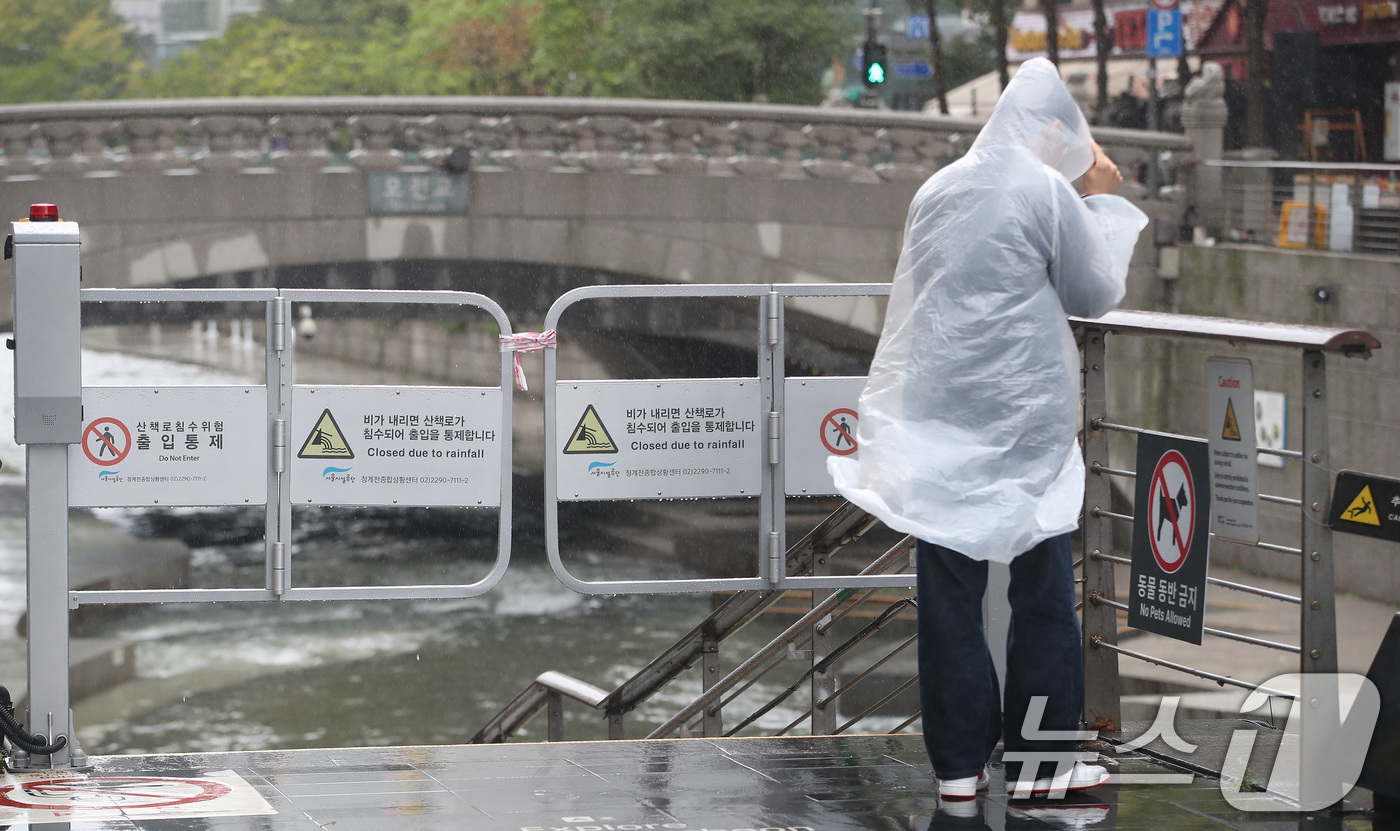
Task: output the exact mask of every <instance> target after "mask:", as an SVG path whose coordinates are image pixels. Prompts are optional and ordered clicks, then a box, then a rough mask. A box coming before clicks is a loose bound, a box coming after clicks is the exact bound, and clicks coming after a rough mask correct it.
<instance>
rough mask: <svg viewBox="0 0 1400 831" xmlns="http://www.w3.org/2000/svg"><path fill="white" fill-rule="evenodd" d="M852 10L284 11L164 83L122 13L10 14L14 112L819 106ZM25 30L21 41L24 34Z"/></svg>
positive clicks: (174, 65)
mask: <svg viewBox="0 0 1400 831" xmlns="http://www.w3.org/2000/svg"><path fill="white" fill-rule="evenodd" d="M848 5H849V4H848V3H846V2H845V0H763V2H754V0H268V2H267V3H266V5H265V7H264V9H263V11H262V12H261V13H259V14H257V15H253V16H246V17H240V18H235V19H234V20H233V21H232V22H231V23H230V25H229V27H228V29H227V31H226V32H225V33H224V35H223V37H220V38H217V39H213V40H208V41H204V42H203V43H201V44H199V45H197V46H195V47H193V48H191V49H189V50H187V51H185V52H183V53H181V54H180V55H179V56H177V57H175V58H172V59H169V60H167V61H166V62H165V63H164V64H162V65H161V66H160V67H159V69H158V70H155V71H151V70H149V69H147V68H146V67H145V66H144V65H143V64H141V63H140V62H139V61H137V60H136V57H137V51H136V49H135V41H134V40H133V39H132V37H131V36H130V35H127V34H125V33H123V31H122V28H121V25H120V22H119V21H117V20H116V19H115V18H114V17H113V16H112V15H111V12H110V10H109V8H108V0H53V2H49V3H46V4H39V5H37V6H35V7H34V8H33V9H27V8H26V9H24V10H23V11H22V12H21V9H20V8H19V3H18V0H0V19H4V20H6V21H7V25H6V26H5V27H4V28H3V29H0V71H3V72H4V74H3V76H0V95H3V96H4V100H12V101H14V100H62V99H70V98H99V97H121V96H126V97H170V96H180V97H202V96H293V95H585V96H599V95H609V96H623V97H638V98H682V99H707V100H729V101H749V100H756V99H757V100H763V99H766V100H771V101H774V102H780V103H807V104H815V103H817V102H818V101H819V100H820V99H821V88H820V77H821V72H822V70H823V69H824V68H826V67H827V66H830V65H831V63H832V62H833V60H834V59H836V58H837V57H838V56H839V55H840V53H841V52H842V51H844V49H845V48H847V45H848V38H849V36H850V35H851V34H852V27H851V22H850V20H849V15H847V14H846V11H847V9H846V6H848ZM11 23H15V24H18V25H11Z"/></svg>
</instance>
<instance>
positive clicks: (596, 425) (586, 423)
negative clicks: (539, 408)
mask: <svg viewBox="0 0 1400 831" xmlns="http://www.w3.org/2000/svg"><path fill="white" fill-rule="evenodd" d="M564 452H565V453H616V452H617V445H616V444H615V443H613V440H612V436H610V435H608V428H606V427H604V426H603V420H602V419H601V418H599V417H598V411H597V410H595V409H593V405H592V404H589V405H588V408H587V409H585V410H584V411H583V416H582V417H581V418H579V420H578V424H577V425H576V426H575V427H574V432H572V433H570V434H569V441H568V443H567V444H565V445H564Z"/></svg>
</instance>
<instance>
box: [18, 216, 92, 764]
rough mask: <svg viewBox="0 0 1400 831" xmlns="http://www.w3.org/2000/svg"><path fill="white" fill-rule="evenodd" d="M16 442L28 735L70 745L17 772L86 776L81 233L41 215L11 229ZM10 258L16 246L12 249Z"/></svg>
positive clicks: (21, 757) (25, 757)
mask: <svg viewBox="0 0 1400 831" xmlns="http://www.w3.org/2000/svg"><path fill="white" fill-rule="evenodd" d="M11 228H12V241H13V242H12V244H13V249H12V251H11V250H7V251H6V252H5V253H6V254H7V255H10V254H13V261H12V266H11V274H12V275H13V277H14V281H15V282H14V302H15V307H14V321H15V337H14V340H13V341H12V342H11V343H10V344H8V345H9V346H10V348H12V349H13V350H14V353H15V376H14V377H15V442H16V443H17V444H23V445H27V446H26V448H25V459H26V462H25V464H26V474H25V495H26V497H27V502H28V514H27V525H26V529H27V530H26V533H27V552H28V576H29V585H28V590H29V708H28V712H27V715H26V716H25V718H24V724H25V728H26V729H27V730H28V731H29V732H30V733H34V734H42V735H43V736H45V737H46V738H47V739H48V741H49V742H56V741H57V737H59V736H64V737H66V739H67V744H66V745H65V746H64V747H63V748H61V749H59V750H57V751H55V752H54V753H53V754H52V755H49V756H41V755H38V754H34V755H32V756H31V754H29V753H26V752H25V751H23V750H20V749H18V748H16V750H15V752H14V754H13V755H12V756H11V757H10V760H9V766H10V768H11V769H14V770H38V769H44V770H49V769H64V768H74V767H83V766H86V764H87V755H86V754H85V753H83V751H82V749H81V748H80V747H79V746H78V742H77V739H76V738H75V737H74V735H73V713H72V711H71V710H70V709H69V708H68V446H69V445H70V444H77V443H79V442H81V441H82V440H83V408H82V386H83V379H82V352H81V348H82V347H81V338H80V336H81V327H82V324H81V317H80V305H81V304H80V300H79V281H80V280H81V266H80V264H79V257H78V224H77V223H76V222H63V221H61V220H59V218H58V210H57V209H56V208H55V207H54V206H52V205H35V206H34V207H33V208H31V210H30V218H29V220H28V221H20V222H15V223H12V224H11ZM6 248H7V249H10V246H9V245H7V246H6Z"/></svg>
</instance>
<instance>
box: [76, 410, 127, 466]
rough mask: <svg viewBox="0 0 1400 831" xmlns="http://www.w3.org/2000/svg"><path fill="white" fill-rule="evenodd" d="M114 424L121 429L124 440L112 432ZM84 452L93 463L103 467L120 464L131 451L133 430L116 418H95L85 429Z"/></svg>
mask: <svg viewBox="0 0 1400 831" xmlns="http://www.w3.org/2000/svg"><path fill="white" fill-rule="evenodd" d="M113 425H114V426H116V428H117V429H118V430H120V431H121V433H122V437H123V438H122V440H118V439H117V436H116V434H115V433H113V432H112V426H113ZM102 428H105V429H102ZM83 452H84V453H86V454H87V457H88V458H89V459H91V460H92V463H93V464H97V465H102V466H103V467H111V466H112V465H115V464H120V463H121V460H122V459H125V458H126V454H128V453H130V452H131V431H130V430H128V429H126V425H125V424H122V423H121V422H120V421H117V420H116V419H115V418H96V419H93V420H92V422H91V423H90V424H88V426H87V429H86V430H84V431H83Z"/></svg>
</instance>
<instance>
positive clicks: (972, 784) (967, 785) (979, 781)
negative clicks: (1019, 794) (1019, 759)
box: [938, 767, 1102, 799]
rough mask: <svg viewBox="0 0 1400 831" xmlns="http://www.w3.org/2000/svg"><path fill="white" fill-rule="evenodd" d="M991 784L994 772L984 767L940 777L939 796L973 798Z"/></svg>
mask: <svg viewBox="0 0 1400 831" xmlns="http://www.w3.org/2000/svg"><path fill="white" fill-rule="evenodd" d="M1100 770H1102V768H1100ZM991 784H992V773H991V771H989V770H987V769H986V768H985V767H984V768H982V772H981V773H979V774H977V775H976V776H965V777H963V778H962V779H939V780H938V796H939V798H940V799H972V798H973V797H974V796H977V792H978V791H985V790H986V789H987V788H988V786H990V785H991Z"/></svg>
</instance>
